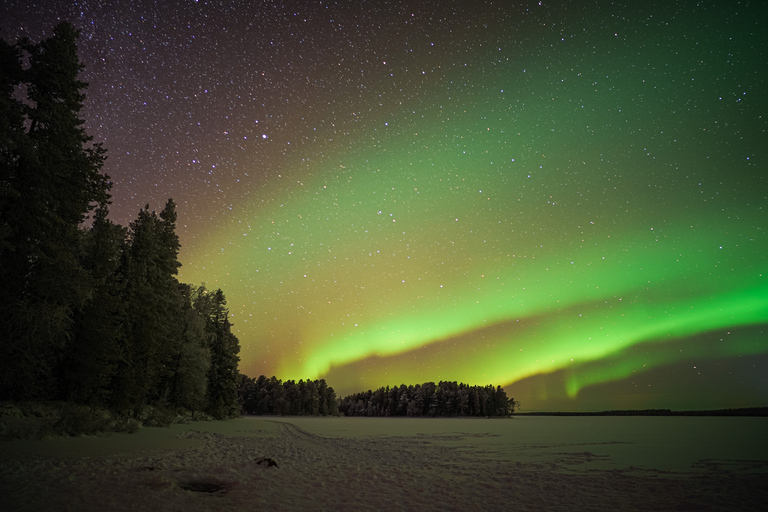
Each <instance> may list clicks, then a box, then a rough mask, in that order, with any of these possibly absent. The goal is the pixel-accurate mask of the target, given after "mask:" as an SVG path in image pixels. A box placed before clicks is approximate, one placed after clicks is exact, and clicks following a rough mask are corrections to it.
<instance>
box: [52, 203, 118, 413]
mask: <svg viewBox="0 0 768 512" xmlns="http://www.w3.org/2000/svg"><path fill="white" fill-rule="evenodd" d="M107 214H108V210H107V208H106V206H101V207H99V208H98V209H97V210H96V213H95V215H94V220H93V225H92V226H91V229H90V231H89V232H88V233H87V234H86V237H85V244H84V256H83V267H84V268H85V269H86V270H87V271H88V272H89V275H90V276H91V279H92V281H93V286H94V290H93V294H92V296H91V297H90V298H89V299H88V301H87V302H86V303H85V304H84V305H83V306H82V307H81V308H78V310H77V311H75V315H74V326H73V334H72V339H71V340H70V342H69V344H68V346H67V348H66V350H65V353H64V358H63V360H62V363H61V365H60V367H59V371H58V373H59V383H60V384H59V385H60V392H61V397H62V398H64V399H66V400H71V401H75V402H79V403H84V404H91V405H102V406H103V405H107V404H108V403H109V401H110V395H111V389H112V382H113V379H114V376H115V374H116V371H117V366H118V362H119V360H120V359H121V347H122V346H123V344H124V338H125V324H126V311H125V307H124V304H123V290H124V287H125V282H124V279H123V276H122V274H121V273H120V267H121V262H122V258H123V252H124V250H125V228H123V227H122V226H119V225H116V224H114V223H112V222H111V221H109V220H108V219H107Z"/></svg>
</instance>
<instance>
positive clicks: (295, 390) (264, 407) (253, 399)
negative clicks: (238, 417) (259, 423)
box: [238, 374, 339, 416]
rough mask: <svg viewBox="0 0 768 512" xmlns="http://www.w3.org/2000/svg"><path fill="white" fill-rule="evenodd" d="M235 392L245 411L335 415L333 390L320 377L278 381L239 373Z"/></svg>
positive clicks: (336, 400) (298, 414) (335, 404)
mask: <svg viewBox="0 0 768 512" xmlns="http://www.w3.org/2000/svg"><path fill="white" fill-rule="evenodd" d="M238 395H239V399H240V404H241V407H242V411H243V412H244V413H245V414H257V415H260V414H281V415H284V416H287V415H291V416H317V415H323V416H326V415H329V414H330V415H338V414H339V401H338V399H337V398H336V392H335V391H334V390H333V388H332V387H329V386H328V384H326V382H325V380H324V379H320V380H309V379H307V380H299V382H295V381H292V380H287V381H285V382H283V381H281V380H280V379H278V378H277V377H274V376H273V377H272V378H270V379H268V378H266V377H265V376H264V375H261V376H259V378H258V379H253V378H250V377H248V376H246V375H242V374H241V375H240V383H239V385H238Z"/></svg>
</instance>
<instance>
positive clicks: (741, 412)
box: [520, 407, 768, 416]
mask: <svg viewBox="0 0 768 512" xmlns="http://www.w3.org/2000/svg"><path fill="white" fill-rule="evenodd" d="M520 414H524V415H526V416H768V407H742V408H739V409H715V410H711V411H673V410H671V409H627V410H615V411H600V412H556V411H552V412H547V411H542V412H525V413H520Z"/></svg>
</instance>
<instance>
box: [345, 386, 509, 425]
mask: <svg viewBox="0 0 768 512" xmlns="http://www.w3.org/2000/svg"><path fill="white" fill-rule="evenodd" d="M519 406H520V403H519V402H517V401H515V399H514V398H507V393H506V391H504V389H503V388H502V387H501V386H496V387H495V388H494V387H493V386H470V385H469V384H463V383H461V384H457V383H456V382H444V381H443V382H440V383H438V384H435V383H434V382H425V383H424V384H421V385H419V384H416V385H415V386H406V385H405V384H401V385H400V386H399V387H398V386H393V387H392V388H390V387H389V386H387V387H382V388H379V389H377V390H376V391H366V392H365V393H357V394H354V395H349V396H348V397H346V398H344V399H343V400H342V401H341V404H340V405H339V412H340V413H341V414H344V415H346V416H426V417H436V416H444V417H451V416H509V415H510V414H512V413H513V412H514V411H515V408H516V407H519Z"/></svg>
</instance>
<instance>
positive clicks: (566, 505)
mask: <svg viewBox="0 0 768 512" xmlns="http://www.w3.org/2000/svg"><path fill="white" fill-rule="evenodd" d="M766 433H768V418H728V417H725V418H724V417H641V416H630V417H623V416H619V417H616V416H610V417H595V416H576V417H570V416H569V417H553V416H518V417H514V418H510V419H475V418H473V419H469V418H467V419H463V418H462V419H421V418H306V417H285V418H281V417H248V418H241V419H237V420H230V421H225V422H196V423H191V424H186V425H174V426H172V427H170V428H165V429H163V428H145V429H142V430H141V431H139V432H138V433H136V434H114V435H111V436H108V437H81V438H53V439H46V440H43V441H5V442H2V443H0V457H1V459H0V460H1V461H2V462H1V463H0V478H1V480H2V489H0V490H1V491H2V492H1V493H0V508H1V509H3V510H73V511H74V510H146V509H155V510H185V511H194V510H462V511H465V510H762V507H763V506H764V503H765V502H766V500H768V490H766V489H765V488H764V487H765V486H764V482H765V481H766V479H767V477H768V436H766ZM263 458H269V459H271V460H273V461H274V462H275V463H276V464H277V466H276V467H275V466H271V467H270V466H269V465H268V463H267V462H265V461H262V462H259V461H261V459H263Z"/></svg>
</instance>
